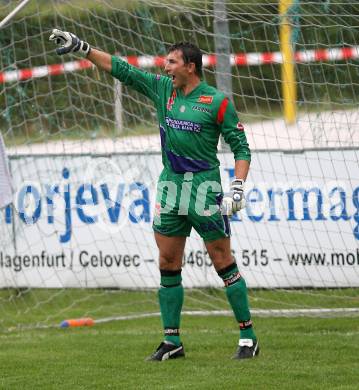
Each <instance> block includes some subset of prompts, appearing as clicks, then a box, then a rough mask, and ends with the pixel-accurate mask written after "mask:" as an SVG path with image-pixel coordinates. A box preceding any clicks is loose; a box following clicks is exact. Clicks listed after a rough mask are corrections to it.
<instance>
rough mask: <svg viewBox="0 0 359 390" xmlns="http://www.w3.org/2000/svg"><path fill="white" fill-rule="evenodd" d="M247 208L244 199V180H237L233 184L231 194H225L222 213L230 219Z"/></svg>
mask: <svg viewBox="0 0 359 390" xmlns="http://www.w3.org/2000/svg"><path fill="white" fill-rule="evenodd" d="M245 206H246V200H245V198H244V180H241V179H235V180H233V181H232V183H231V187H230V190H229V192H227V193H225V194H223V199H222V202H221V213H222V214H223V215H228V216H229V217H230V216H232V215H233V214H235V213H236V212H237V211H240V210H242V209H243V208H244V207H245Z"/></svg>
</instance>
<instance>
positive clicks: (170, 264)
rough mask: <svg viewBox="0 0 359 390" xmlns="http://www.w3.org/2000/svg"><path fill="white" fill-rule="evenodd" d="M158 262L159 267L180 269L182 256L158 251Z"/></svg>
mask: <svg viewBox="0 0 359 390" xmlns="http://www.w3.org/2000/svg"><path fill="white" fill-rule="evenodd" d="M159 263H160V269H180V268H181V266H182V258H181V256H179V255H175V254H174V253H167V252H160V256H159Z"/></svg>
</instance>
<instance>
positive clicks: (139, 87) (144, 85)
mask: <svg viewBox="0 0 359 390" xmlns="http://www.w3.org/2000/svg"><path fill="white" fill-rule="evenodd" d="M111 75H112V76H113V77H115V78H117V79H119V80H120V81H121V82H122V83H124V84H125V85H127V86H129V87H132V88H133V89H135V90H136V91H137V92H140V93H142V94H143V95H145V96H147V97H148V98H149V99H151V100H152V101H153V102H155V103H156V102H157V101H158V94H159V91H160V89H161V87H164V86H165V85H166V84H168V82H170V79H169V77H166V76H160V75H156V74H153V73H148V72H145V71H143V70H140V69H138V68H136V67H135V66H132V65H130V64H129V63H128V62H126V61H124V60H122V59H121V58H119V57H116V56H112V68H111Z"/></svg>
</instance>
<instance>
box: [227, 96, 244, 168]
mask: <svg viewBox="0 0 359 390" xmlns="http://www.w3.org/2000/svg"><path fill="white" fill-rule="evenodd" d="M221 133H222V135H223V137H224V140H225V141H226V142H227V144H229V146H230V148H231V151H232V152H233V154H234V159H235V160H246V161H251V151H250V149H249V145H248V142H247V137H246V134H245V132H244V129H243V126H242V124H241V123H240V122H239V119H238V115H237V113H236V110H235V108H234V106H233V103H232V102H231V101H230V100H229V101H228V105H227V108H226V111H225V113H224V117H223V122H222V124H221Z"/></svg>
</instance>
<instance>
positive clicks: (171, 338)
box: [158, 270, 184, 345]
mask: <svg viewBox="0 0 359 390" xmlns="http://www.w3.org/2000/svg"><path fill="white" fill-rule="evenodd" d="M160 272H161V287H160V289H159V290H158V300H159V303H160V309H161V317H162V324H163V328H164V331H165V341H168V342H170V343H172V344H174V345H180V344H181V340H180V333H179V328H180V322H181V310H182V305H183V297H184V293H183V286H182V277H181V270H178V271H166V270H160Z"/></svg>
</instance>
